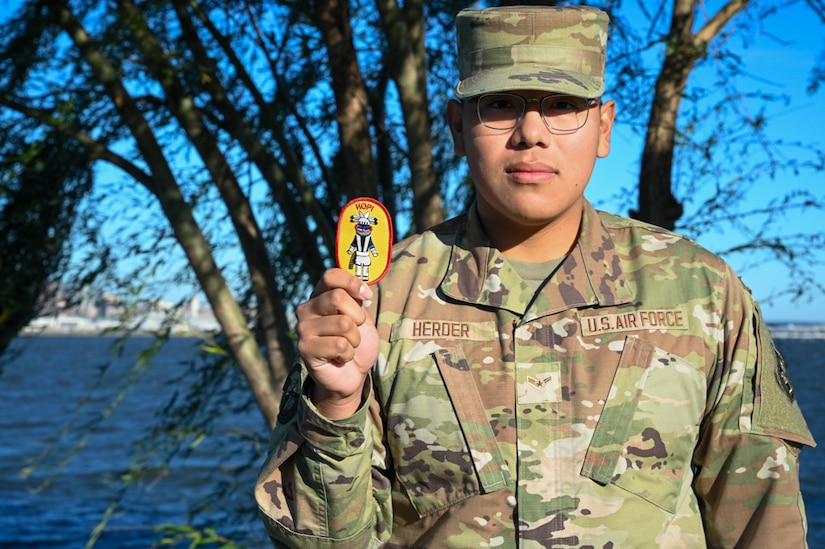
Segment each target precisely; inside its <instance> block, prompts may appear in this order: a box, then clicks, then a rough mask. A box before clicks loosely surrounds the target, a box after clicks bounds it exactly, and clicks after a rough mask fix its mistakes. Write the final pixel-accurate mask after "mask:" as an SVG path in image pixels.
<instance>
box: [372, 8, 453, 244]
mask: <svg viewBox="0 0 825 549" xmlns="http://www.w3.org/2000/svg"><path fill="white" fill-rule="evenodd" d="M377 4H378V9H379V11H380V12H381V21H382V24H383V27H384V35H385V36H386V38H387V43H388V44H389V52H388V58H389V59H388V63H387V66H388V67H389V69H390V71H391V74H392V78H393V80H394V81H395V85H396V87H397V88H398V95H399V97H400V100H401V110H402V113H403V116H404V128H405V129H406V131H407V147H408V153H407V154H408V156H409V165H410V174H411V179H412V192H413V225H414V227H415V229H416V230H418V231H422V230H424V229H427V228H428V227H432V226H433V225H436V224H437V223H439V222H441V221H442V220H443V212H442V208H441V194H440V191H439V184H438V176H437V174H436V172H435V164H434V161H433V149H432V125H431V124H430V118H429V111H428V104H429V96H428V93H427V70H426V67H427V61H426V55H425V54H426V51H425V47H424V11H423V10H424V6H423V3H422V2H421V0H415V1H409V0H408V1H407V2H405V3H404V7H403V10H402V8H400V7H399V6H398V2H397V1H396V0H378V1H377Z"/></svg>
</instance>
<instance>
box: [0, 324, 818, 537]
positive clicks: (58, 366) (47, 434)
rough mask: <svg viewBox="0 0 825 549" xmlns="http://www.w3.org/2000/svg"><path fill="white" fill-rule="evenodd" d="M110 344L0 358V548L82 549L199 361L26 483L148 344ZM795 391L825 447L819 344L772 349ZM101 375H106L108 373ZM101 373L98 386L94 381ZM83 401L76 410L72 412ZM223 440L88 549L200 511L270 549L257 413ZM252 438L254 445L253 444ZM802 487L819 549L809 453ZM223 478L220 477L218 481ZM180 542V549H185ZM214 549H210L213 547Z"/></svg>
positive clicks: (132, 399) (186, 354)
mask: <svg viewBox="0 0 825 549" xmlns="http://www.w3.org/2000/svg"><path fill="white" fill-rule="evenodd" d="M113 342H114V338H103V337H59V336H47V337H38V338H21V339H18V340H16V341H15V342H14V345H13V347H12V349H11V352H12V353H14V352H18V353H19V354H18V356H16V357H13V356H12V357H10V356H9V355H8V354H7V356H5V357H4V358H2V359H0V365H2V368H3V372H2V376H0V548H9V549H11V548H14V549H18V548H20V549H26V548H27V549H47V548H49V549H63V548H66V549H69V548H71V549H74V548H83V547H84V545H85V544H86V541H87V540H88V539H89V536H90V534H91V533H92V531H93V529H94V528H95V526H96V525H97V524H98V523H99V522H100V520H101V518H102V517H103V515H104V513H105V511H106V509H107V507H108V506H109V504H110V503H111V502H112V501H114V500H115V498H116V497H117V495H118V489H117V485H116V484H115V483H113V482H112V481H111V480H110V479H108V478H107V476H108V475H109V473H111V472H117V471H123V470H125V469H126V468H128V466H129V464H130V462H131V459H132V456H133V453H134V452H133V447H132V443H133V442H134V441H136V440H137V439H139V438H140V435H141V429H144V428H145V427H146V426H147V425H150V424H152V423H153V422H154V421H155V417H156V415H157V414H158V412H159V410H160V409H161V407H162V406H163V405H164V404H165V403H166V402H167V401H168V400H169V399H170V398H171V397H172V396H173V394H175V391H180V390H181V387H180V382H176V381H174V380H176V379H177V378H178V376H180V375H182V374H184V373H185V372H186V367H187V366H186V363H187V362H188V361H191V360H192V359H193V358H194V357H195V355H196V354H197V342H196V341H195V340H193V339H186V338H180V339H172V340H171V341H169V342H168V343H167V345H166V347H164V349H163V350H162V351H161V353H160V354H159V355H158V356H157V357H156V358H155V359H154V361H153V366H152V368H151V369H150V370H149V371H148V372H147V373H146V374H145V375H144V376H143V377H142V379H141V380H140V381H139V382H138V383H137V384H135V385H134V386H132V387H131V388H130V389H129V392H128V394H127V396H126V397H125V399H124V400H123V401H122V403H121V404H120V405H119V406H118V407H117V408H116V409H115V411H114V412H113V413H112V414H111V417H109V418H108V419H106V420H105V421H103V422H101V423H100V424H99V425H98V426H97V427H96V429H95V431H94V433H93V435H92V436H91V437H89V438H88V440H87V441H86V443H85V447H84V448H83V449H82V450H81V451H80V452H79V453H77V454H76V455H74V456H73V457H72V458H71V459H70V460H69V461H68V463H67V465H66V466H65V468H64V469H63V471H62V472H61V473H60V474H59V475H57V476H56V477H55V478H54V479H53V480H52V482H51V483H49V484H48V485H47V486H45V487H43V488H42V489H41V490H40V491H35V490H36V489H37V488H38V486H39V485H41V484H42V483H44V482H46V481H48V480H49V479H50V475H49V474H48V470H49V469H50V468H54V467H55V466H56V463H57V461H59V460H60V459H62V458H64V457H65V456H66V454H67V453H68V452H69V451H70V450H71V448H72V447H73V446H74V444H75V440H74V439H73V438H72V435H65V436H63V437H61V438H60V439H59V442H58V443H57V446H56V449H55V450H54V451H53V453H52V454H50V455H48V456H46V457H45V458H44V459H43V462H42V465H41V467H40V468H39V469H38V470H37V472H36V473H35V474H33V475H32V476H31V477H30V478H28V479H24V478H22V477H21V475H20V472H21V470H23V469H24V468H25V467H26V466H27V465H29V464H30V463H31V461H32V460H33V459H35V458H37V457H38V456H40V455H42V454H43V452H44V449H45V448H48V447H49V444H48V441H49V440H52V439H54V437H56V436H57V435H58V433H59V431H60V430H61V429H62V428H63V427H64V426H66V425H68V424H70V423H71V422H74V424H82V423H84V422H88V421H94V420H95V418H97V417H99V416H100V414H101V412H102V411H103V410H105V409H106V408H107V406H108V405H109V404H110V402H111V396H112V394H113V390H114V388H116V387H118V386H119V385H121V384H122V383H123V382H124V380H125V379H126V376H127V375H128V373H129V371H130V367H131V366H132V365H133V364H134V362H135V358H136V357H137V356H138V354H139V353H140V352H141V351H142V350H143V349H145V348H147V347H148V346H149V345H150V343H151V340H150V339H149V338H135V339H133V340H130V341H129V342H128V343H127V344H126V347H125V350H124V352H123V356H122V357H120V358H118V357H116V356H113V355H112V354H111V352H110V351H109V349H110V347H111V344H112V343H113ZM777 346H778V347H779V349H780V350H781V351H782V353H783V354H784V355H785V359H786V362H787V363H788V367H789V370H790V373H791V376H792V379H793V381H794V384H795V386H796V389H797V394H798V398H799V401H800V404H801V406H802V408H803V411H804V412H805V415H806V417H807V418H808V422H809V425H810V427H811V430H812V431H813V432H814V436H815V437H816V438H817V439H818V441H819V442H820V443H821V444H823V445H825V398H824V397H825V378H823V376H822V372H825V347H823V341H822V340H816V339H811V340H792V339H782V340H778V341H777ZM107 364H110V366H108V369H106V365H107ZM101 371H102V372H104V373H103V375H102V377H100V378H99V379H98V377H97V373H98V372H101ZM83 397H88V403H87V404H86V406H85V407H84V408H82V409H81V410H80V411H77V403H78V401H79V400H80V399H81V398H83ZM217 434H219V435H221V436H220V437H215V438H220V439H221V440H223V441H224V442H226V447H222V446H221V445H220V444H218V443H217V441H212V440H210V439H207V441H206V442H204V443H203V444H201V445H200V446H199V447H198V448H197V449H196V450H195V451H194V453H193V454H192V455H191V456H190V457H189V458H187V459H179V460H177V461H176V462H175V463H173V469H172V470H171V474H169V475H167V476H162V477H161V478H159V480H157V481H156V482H153V483H152V484H151V485H147V486H144V487H143V489H140V490H131V491H129V492H127V495H126V497H125V498H124V499H123V501H122V502H121V505H119V506H118V507H117V509H116V510H115V511H114V513H113V515H112V518H111V520H110V522H109V524H108V525H107V527H106V529H105V530H104V532H103V534H102V535H101V537H100V539H99V540H98V542H97V544H96V545H95V547H97V548H99V549H138V548H148V547H151V545H152V543H153V542H154V541H156V540H157V538H158V535H157V533H156V532H154V531H153V530H152V528H151V526H152V525H156V524H161V523H166V522H177V523H184V522H186V521H187V519H188V512H189V510H190V508H191V507H192V506H194V505H206V506H207V510H206V512H205V514H204V515H203V517H204V518H205V520H208V521H210V522H211V525H212V526H217V527H218V528H219V530H220V528H221V526H222V525H224V526H225V525H226V524H232V526H233V527H238V528H237V533H236V534H234V535H233V537H232V539H233V540H234V541H236V542H238V541H239V542H242V543H244V544H245V545H248V546H250V547H267V546H268V542H267V541H266V540H265V539H264V532H263V527H262V526H261V525H260V523H259V521H258V519H257V517H256V516H255V512H254V509H253V508H252V507H251V503H252V502H251V497H252V495H251V490H252V484H253V483H254V473H255V471H254V470H249V471H245V472H238V471H237V470H236V469H235V466H237V465H240V464H241V463H243V460H239V461H238V463H233V459H235V458H234V457H233V456H236V455H237V454H240V453H242V452H241V450H247V451H248V452H247V453H248V455H249V456H251V458H249V459H251V460H252V461H253V462H254V461H257V463H260V460H262V459H263V452H264V451H265V448H263V447H262V446H260V438H261V437H265V436H266V434H265V426H264V425H263V421H262V420H261V418H260V417H259V414H257V413H256V412H255V411H254V410H253V411H246V412H239V411H235V412H226V413H224V414H223V415H222V416H221V420H220V425H219V427H218V433H217ZM256 437H257V441H256ZM801 463H802V488H803V494H804V496H805V502H806V506H807V509H808V519H809V522H810V533H809V544H810V547H811V548H812V549H820V548H822V549H825V450H822V449H820V448H817V449H813V450H812V449H810V448H807V449H805V451H803V454H802V458H801ZM224 472H225V474H223V475H222V473H224ZM216 473H217V478H218V479H219V480H220V479H221V477H223V478H224V480H225V479H227V478H228V479H230V480H232V481H233V482H235V491H234V492H233V494H234V495H229V496H225V497H222V498H214V497H213V496H212V490H213V488H214V486H215V479H216ZM240 504H245V505H250V508H249V512H248V514H247V515H246V516H245V518H244V519H242V520H240V521H239V520H238V519H237V518H234V517H233V518H232V519H227V518H226V517H227V515H226V513H228V512H230V511H231V510H232V509H233V508H234V507H236V506H238V505H240ZM187 546H188V544H181V545H180V547H187ZM212 547H214V546H212Z"/></svg>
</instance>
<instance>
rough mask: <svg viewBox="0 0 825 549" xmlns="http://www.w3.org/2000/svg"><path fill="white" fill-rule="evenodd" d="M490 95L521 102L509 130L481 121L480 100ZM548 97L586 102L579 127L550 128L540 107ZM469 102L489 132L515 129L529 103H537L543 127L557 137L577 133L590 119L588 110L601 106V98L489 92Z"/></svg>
mask: <svg viewBox="0 0 825 549" xmlns="http://www.w3.org/2000/svg"><path fill="white" fill-rule="evenodd" d="M491 95H505V96H507V95H509V96H513V97H518V98H519V99H521V100H522V109H521V115H519V117H518V118H517V119H516V121H515V123H514V124H513V125H512V126H510V127H509V128H495V127H493V126H490V125H488V124H487V123H485V122H484V120H483V119H482V117H481V110H480V109H481V102H480V100H481V99H482V98H484V97H489V96H491ZM548 97H573V98H577V99H585V100H586V101H587V107H586V108H584V109H582V110H583V111H585V115H584V121H583V122H582V123H581V125H579V127H577V128H575V129H572V130H562V129H559V128H554V127H553V126H551V125H550V123H549V122H548V121H547V117H546V116H544V108H543V107H542V103H544V100H545V99H547V98H548ZM470 100H471V101H475V102H476V117H477V118H478V122H479V123H480V124H481V125H482V126H484V127H485V128H487V129H490V130H495V131H510V130H512V129H515V128H517V127H518V125H519V124H520V123H521V121H522V120H524V115H526V114H527V106H528V105H529V104H530V103H538V104H539V115H540V116H541V120H542V122H544V125H545V126H546V127H547V129H548V130H550V132H551V133H555V134H557V135H567V134H571V133H576V132H577V131H579V130H580V129H582V128H583V127H584V126H585V125H586V124H587V121H588V120H589V119H590V109H592V108H593V106H594V105H593V104H594V103H595V104H596V105H598V106H601V105H602V104H603V103H602V98H601V97H580V96H576V95H571V94H569V93H548V94H547V95H544V96H542V97H524V96H523V95H519V94H517V93H513V92H491V93H482V94H481V95H476V96H475V97H472V98H471V99H470ZM577 112H581V111H577Z"/></svg>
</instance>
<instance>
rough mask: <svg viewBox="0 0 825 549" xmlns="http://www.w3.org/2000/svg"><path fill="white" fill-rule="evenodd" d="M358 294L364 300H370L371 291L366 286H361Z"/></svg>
mask: <svg viewBox="0 0 825 549" xmlns="http://www.w3.org/2000/svg"><path fill="white" fill-rule="evenodd" d="M359 293H360V294H361V297H363V298H364V299H372V290H371V289H370V287H369V286H367V285H366V284H361V290H360V292H359Z"/></svg>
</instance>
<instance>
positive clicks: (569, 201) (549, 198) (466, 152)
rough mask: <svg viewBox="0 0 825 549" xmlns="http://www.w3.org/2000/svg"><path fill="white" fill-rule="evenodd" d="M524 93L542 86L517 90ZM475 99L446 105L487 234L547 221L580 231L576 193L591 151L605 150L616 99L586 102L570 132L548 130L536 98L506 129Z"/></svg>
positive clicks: (529, 228)
mask: <svg viewBox="0 0 825 549" xmlns="http://www.w3.org/2000/svg"><path fill="white" fill-rule="evenodd" d="M514 93H516V94H518V95H521V96H523V97H525V98H528V99H533V98H541V97H544V96H546V95H548V94H547V92H534V91H515V92H514ZM476 103H477V99H469V100H466V101H464V102H463V103H458V102H455V101H451V102H450V105H449V107H448V111H447V117H448V121H449V123H450V128H451V131H452V135H453V141H454V149H455V153H456V154H457V155H459V156H466V157H467V161H468V164H469V168H470V174H471V175H472V178H473V181H474V182H475V184H476V194H477V203H478V209H479V214H480V215H481V219H482V221H483V222H484V224H485V229H486V231H487V233H488V234H489V235H491V236H492V235H493V234H495V233H498V232H499V231H502V230H503V231H509V232H512V231H516V232H521V233H524V234H525V235H529V234H534V233H535V232H536V231H539V230H542V229H545V228H548V227H553V228H558V229H565V230H575V231H578V225H579V222H580V219H581V212H582V200H583V198H582V196H583V193H584V189H585V187H586V186H587V183H588V181H589V180H590V175H591V173H592V171H593V166H594V164H595V162H596V158H597V157H604V156H607V154H608V152H609V151H610V132H611V129H612V127H613V118H614V115H615V104H614V103H613V102H612V101H608V102H606V103H605V104H604V105H602V106H599V105H598V104H596V103H595V102H594V103H592V104H591V106H590V107H589V113H588V117H587V122H586V123H585V125H584V126H583V127H581V128H580V129H579V130H577V131H575V132H573V133H564V134H559V133H555V132H551V130H550V128H548V127H547V125H546V124H545V123H544V120H543V119H542V116H541V114H540V112H539V108H538V104H537V102H531V103H528V106H527V111H526V112H525V114H524V117H523V118H522V119H521V121H520V122H519V123H518V124H517V125H516V127H515V128H513V129H511V130H496V129H491V128H488V127H486V126H484V125H482V124H481V122H480V121H479V118H478V114H477V109H476Z"/></svg>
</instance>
